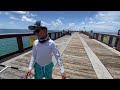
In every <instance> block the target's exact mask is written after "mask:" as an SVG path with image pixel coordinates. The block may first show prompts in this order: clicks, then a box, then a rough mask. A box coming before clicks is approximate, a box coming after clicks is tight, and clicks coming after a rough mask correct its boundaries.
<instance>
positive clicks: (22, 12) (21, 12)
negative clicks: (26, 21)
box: [11, 11, 29, 14]
mask: <svg viewBox="0 0 120 90" xmlns="http://www.w3.org/2000/svg"><path fill="white" fill-rule="evenodd" d="M11 12H13V13H17V14H29V11H11Z"/></svg>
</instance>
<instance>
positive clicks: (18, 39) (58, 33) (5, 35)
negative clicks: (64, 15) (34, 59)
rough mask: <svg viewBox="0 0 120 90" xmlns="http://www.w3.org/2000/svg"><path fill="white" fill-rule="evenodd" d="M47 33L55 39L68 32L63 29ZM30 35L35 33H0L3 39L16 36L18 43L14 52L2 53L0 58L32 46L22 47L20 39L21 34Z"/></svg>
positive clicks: (0, 37)
mask: <svg viewBox="0 0 120 90" xmlns="http://www.w3.org/2000/svg"><path fill="white" fill-rule="evenodd" d="M48 34H49V37H50V38H52V39H53V40H55V39H57V38H60V37H62V36H65V35H67V34H68V32H66V31H64V32H51V33H48ZM52 34H54V37H52V36H51V35H52ZM32 35H35V34H33V33H20V34H18V33H12V34H0V39H5V38H16V39H17V45H18V50H17V51H15V52H12V53H9V54H6V55H3V56H0V59H3V58H5V57H7V56H11V55H13V54H16V53H21V52H23V51H24V50H27V49H29V48H32V46H29V47H27V48H24V47H23V40H22V37H23V36H32Z"/></svg>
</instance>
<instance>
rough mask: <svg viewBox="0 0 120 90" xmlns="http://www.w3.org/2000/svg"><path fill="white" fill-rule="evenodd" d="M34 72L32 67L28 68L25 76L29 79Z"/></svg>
mask: <svg viewBox="0 0 120 90" xmlns="http://www.w3.org/2000/svg"><path fill="white" fill-rule="evenodd" d="M31 74H32V69H27V72H26V76H25V78H26V79H27V78H28V77H29V76H30V75H31Z"/></svg>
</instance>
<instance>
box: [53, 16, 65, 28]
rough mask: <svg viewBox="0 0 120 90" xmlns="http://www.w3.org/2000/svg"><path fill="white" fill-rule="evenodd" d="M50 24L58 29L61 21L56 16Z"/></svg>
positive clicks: (61, 24)
mask: <svg viewBox="0 0 120 90" xmlns="http://www.w3.org/2000/svg"><path fill="white" fill-rule="evenodd" d="M51 25H52V28H54V29H60V28H61V27H63V22H62V21H61V20H60V19H59V18H58V19H56V20H55V21H52V22H51Z"/></svg>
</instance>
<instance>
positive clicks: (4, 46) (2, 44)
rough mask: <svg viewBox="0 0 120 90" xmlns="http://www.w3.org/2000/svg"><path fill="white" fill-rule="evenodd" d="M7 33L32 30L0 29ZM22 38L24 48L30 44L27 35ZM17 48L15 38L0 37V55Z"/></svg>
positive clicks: (1, 31) (0, 31)
mask: <svg viewBox="0 0 120 90" xmlns="http://www.w3.org/2000/svg"><path fill="white" fill-rule="evenodd" d="M48 32H60V30H48ZM8 33H32V31H30V30H28V29H0V34H8ZM101 33H104V32H101ZM106 33H107V32H106ZM107 34H114V35H116V34H117V33H116V32H115V33H113V32H110V33H107ZM22 40H23V47H24V48H26V47H29V46H31V44H30V37H29V36H25V37H22ZM17 50H18V47H17V40H16V38H6V39H0V56H3V55H6V54H8V53H11V52H14V51H17Z"/></svg>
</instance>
